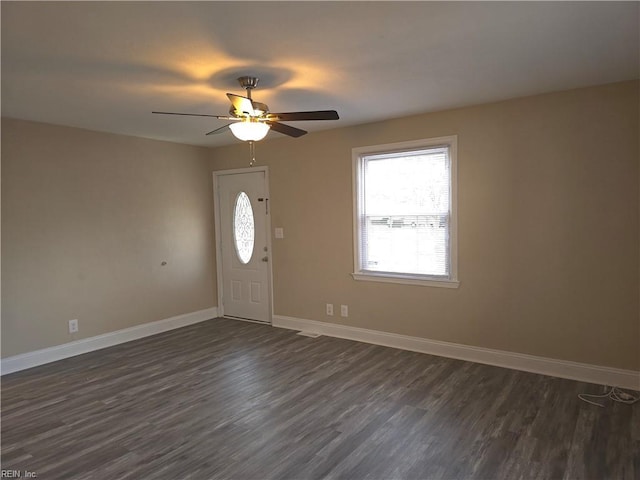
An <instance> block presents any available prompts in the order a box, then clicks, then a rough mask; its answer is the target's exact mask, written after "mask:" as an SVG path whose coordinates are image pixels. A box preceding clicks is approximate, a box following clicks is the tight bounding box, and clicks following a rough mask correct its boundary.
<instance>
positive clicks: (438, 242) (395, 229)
mask: <svg viewBox="0 0 640 480" xmlns="http://www.w3.org/2000/svg"><path fill="white" fill-rule="evenodd" d="M456 139H457V137H455V136H452V137H442V138H434V139H429V140H419V141H414V142H403V143H394V144H389V145H377V146H372V147H362V148H354V149H353V168H354V171H353V174H354V198H355V201H354V203H355V205H354V243H355V245H354V247H355V248H354V252H355V258H354V269H355V270H354V274H353V277H354V278H355V279H356V280H373V281H382V282H395V283H410V284H420V285H430V286H439V287H453V288H455V287H457V286H458V284H459V283H458V278H457V243H456V230H457V222H456Z"/></svg>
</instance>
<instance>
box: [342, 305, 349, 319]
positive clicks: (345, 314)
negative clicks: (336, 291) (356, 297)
mask: <svg viewBox="0 0 640 480" xmlns="http://www.w3.org/2000/svg"><path fill="white" fill-rule="evenodd" d="M340 316H341V317H348V316H349V305H340Z"/></svg>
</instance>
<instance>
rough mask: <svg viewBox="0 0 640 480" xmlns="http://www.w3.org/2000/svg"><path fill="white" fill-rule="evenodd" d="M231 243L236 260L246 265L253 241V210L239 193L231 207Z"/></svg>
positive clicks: (243, 195) (244, 195)
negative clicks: (233, 244)
mask: <svg viewBox="0 0 640 480" xmlns="http://www.w3.org/2000/svg"><path fill="white" fill-rule="evenodd" d="M233 241H234V243H235V246H236V253H237V254H238V260H240V262H241V263H243V264H245V265H246V264H247V263H249V260H251V256H252V255H253V244H254V241H255V224H254V221H253V208H251V201H250V200H249V197H248V196H247V194H246V193H244V192H240V193H239V194H238V196H237V197H236V204H235V206H234V207H233Z"/></svg>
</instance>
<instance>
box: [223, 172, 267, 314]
mask: <svg viewBox="0 0 640 480" xmlns="http://www.w3.org/2000/svg"><path fill="white" fill-rule="evenodd" d="M256 172H264V183H265V195H266V198H270V197H271V194H270V190H269V167H268V166H261V167H247V168H234V169H231V170H215V171H214V172H213V216H214V229H215V230H214V231H215V238H216V282H217V291H218V316H220V317H223V316H224V303H223V301H222V297H223V293H224V292H223V286H224V283H223V278H222V242H221V239H222V236H221V232H222V226H221V225H220V201H219V198H218V195H219V192H218V178H219V177H223V176H225V175H238V174H243V173H256ZM265 221H266V226H267V232H266V233H267V249H268V250H269V251H268V252H267V253H268V254H269V255H268V256H269V261H268V262H267V282H268V285H267V290H268V294H267V301H268V302H269V308H268V313H269V321H268V323H269V324H270V325H271V324H273V268H272V266H271V265H272V263H273V250H272V248H271V208H269V211H268V213H267V215H266V220H265ZM234 318H235V317H234ZM259 323H263V322H259Z"/></svg>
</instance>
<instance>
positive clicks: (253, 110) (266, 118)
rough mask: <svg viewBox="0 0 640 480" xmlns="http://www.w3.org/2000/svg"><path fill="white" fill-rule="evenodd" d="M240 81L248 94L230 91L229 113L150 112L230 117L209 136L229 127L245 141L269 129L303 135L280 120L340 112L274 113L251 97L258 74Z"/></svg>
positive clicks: (324, 116)
mask: <svg viewBox="0 0 640 480" xmlns="http://www.w3.org/2000/svg"><path fill="white" fill-rule="evenodd" d="M238 82H239V83H240V85H241V86H242V88H244V89H246V90H247V96H246V97H243V96H241V95H235V94H233V93H227V97H228V98H229V100H230V101H231V108H230V109H229V115H206V114H202V113H177V112H151V113H157V114H161V115H186V116H192V117H213V118H217V119H219V120H231V121H232V122H231V123H228V124H226V125H224V126H222V127H219V128H216V129H215V130H211V131H210V132H208V133H207V134H206V135H213V134H216V133H221V132H224V131H225V130H226V129H227V127H229V129H230V130H231V132H232V133H233V134H234V135H235V137H236V138H238V139H240V140H244V141H258V140H262V139H263V138H264V137H265V136H266V135H267V133H268V132H269V130H270V129H273V130H275V131H276V132H279V133H283V134H285V135H288V136H290V137H294V138H297V137H301V136H302V135H304V134H306V133H307V132H306V131H305V130H302V129H300V128H296V127H292V126H290V125H286V124H284V123H280V122H281V121H286V122H296V121H301V120H338V119H339V118H340V117H339V116H338V112H336V111H335V110H316V111H311V112H287V113H271V112H270V111H269V107H268V106H267V105H265V104H264V103H260V102H256V101H255V100H253V99H252V98H251V90H253V89H254V88H256V86H257V85H258V78H257V77H250V76H244V77H239V78H238Z"/></svg>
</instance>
